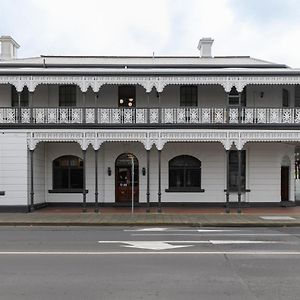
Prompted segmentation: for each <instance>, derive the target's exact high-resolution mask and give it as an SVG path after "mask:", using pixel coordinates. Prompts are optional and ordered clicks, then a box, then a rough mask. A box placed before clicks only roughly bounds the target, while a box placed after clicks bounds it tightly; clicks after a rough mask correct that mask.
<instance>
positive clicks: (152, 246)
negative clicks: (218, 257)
mask: <svg viewBox="0 0 300 300" xmlns="http://www.w3.org/2000/svg"><path fill="white" fill-rule="evenodd" d="M98 243H99V244H123V245H121V246H122V247H127V248H138V249H147V250H169V249H175V248H184V247H192V246H194V245H195V244H212V245H232V244H278V243H282V242H279V241H244V240H241V241H237V240H234V241H232V240H207V241H98ZM124 244H125V245H124ZM172 244H175V245H172ZM176 244H183V245H176ZM186 244H191V245H186Z"/></svg>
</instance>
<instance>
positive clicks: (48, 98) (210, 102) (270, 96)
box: [0, 84, 295, 107]
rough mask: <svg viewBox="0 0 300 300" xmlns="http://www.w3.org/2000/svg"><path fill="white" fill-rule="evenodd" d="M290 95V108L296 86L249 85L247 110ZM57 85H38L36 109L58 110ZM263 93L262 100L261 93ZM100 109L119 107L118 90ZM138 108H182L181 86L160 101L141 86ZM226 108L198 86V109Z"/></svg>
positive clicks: (219, 93) (223, 98) (2, 95)
mask: <svg viewBox="0 0 300 300" xmlns="http://www.w3.org/2000/svg"><path fill="white" fill-rule="evenodd" d="M283 88H285V89H287V90H288V91H289V92H290V106H291V107H293V106H294V97H295V96H294V95H295V87H294V86H293V85H286V86H285V85H249V86H247V106H256V107H281V106H282V89H283ZM58 90H59V89H58V85H39V86H37V88H36V90H35V92H34V95H33V106H34V107H45V106H46V107H47V106H50V107H57V106H58V93H59V92H58ZM262 92H263V97H261V93H262ZM98 95H99V98H98V106H99V107H118V86H116V85H104V86H102V87H101V88H100V91H99V93H98ZM136 97H137V101H136V106H137V107H148V106H149V107H159V106H161V107H178V106H179V104H180V86H179V85H169V86H166V87H165V89H164V91H163V92H162V93H161V94H160V98H158V97H157V93H156V91H155V89H153V90H152V91H151V93H149V94H147V93H146V91H145V89H144V88H143V87H141V86H136ZM94 104H95V95H94V92H93V91H92V89H91V88H89V89H88V91H87V93H86V106H92V107H93V106H94ZM10 105H11V90H10V85H8V84H2V85H0V107H9V106H10ZM77 105H78V106H82V105H83V98H82V92H81V91H80V89H79V87H77ZM226 105H227V94H226V93H225V91H224V89H223V87H221V86H219V85H199V86H198V106H199V107H223V106H226Z"/></svg>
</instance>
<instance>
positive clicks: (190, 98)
mask: <svg viewBox="0 0 300 300" xmlns="http://www.w3.org/2000/svg"><path fill="white" fill-rule="evenodd" d="M197 94H198V89H197V86H196V85H184V86H181V87H180V106H197V105H198V95H197Z"/></svg>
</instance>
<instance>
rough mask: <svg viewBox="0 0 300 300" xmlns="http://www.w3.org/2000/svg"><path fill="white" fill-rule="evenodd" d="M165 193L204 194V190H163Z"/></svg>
mask: <svg viewBox="0 0 300 300" xmlns="http://www.w3.org/2000/svg"><path fill="white" fill-rule="evenodd" d="M165 192H166V193H204V192H205V190H204V189H201V188H169V189H166V190H165Z"/></svg>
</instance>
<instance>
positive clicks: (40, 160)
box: [0, 133, 294, 205]
mask: <svg viewBox="0 0 300 300" xmlns="http://www.w3.org/2000/svg"><path fill="white" fill-rule="evenodd" d="M245 149H246V151H247V152H246V153H247V154H246V157H247V162H246V167H247V169H246V187H247V188H248V189H250V190H251V192H250V193H247V196H246V198H243V200H245V201H249V202H280V200H281V195H280V192H281V191H280V176H281V162H282V159H283V157H284V156H288V157H289V158H290V161H291V174H290V200H294V179H293V172H294V146H292V145H285V144H281V143H252V144H251V143H249V144H247V145H246V146H245ZM122 153H133V154H134V155H136V157H137V159H138V161H139V202H141V203H145V202H146V180H147V176H143V175H142V168H143V167H145V168H146V166H147V165H146V150H145V149H144V146H143V145H142V144H140V143H119V142H115V143H104V144H103V145H102V146H101V149H100V151H99V157H98V162H99V168H98V180H99V201H100V202H104V203H114V202H115V161H116V158H117V157H118V156H119V155H120V154H122ZM183 154H185V155H192V156H195V157H196V158H198V159H199V160H200V161H201V162H202V186H201V187H202V188H203V189H205V192H204V193H168V192H165V190H166V189H167V188H168V180H169V179H168V176H169V175H168V162H169V160H170V159H172V158H173V157H175V156H177V155H183ZM62 155H76V156H79V157H82V151H81V148H80V146H79V145H78V144H76V143H40V144H38V146H37V148H36V150H35V152H34V189H35V203H43V202H82V195H81V194H52V193H48V190H51V189H52V162H53V160H54V159H56V158H58V157H60V156H62ZM94 159H95V157H94V150H93V149H92V148H91V147H89V148H88V150H87V180H86V183H87V189H88V190H89V193H88V195H87V202H94V192H95V186H94V182H95V171H94ZM29 163H30V162H29V159H28V152H27V147H26V135H25V134H23V133H3V134H1V135H0V190H4V191H5V192H6V194H5V196H1V197H0V201H1V202H0V203H1V204H2V205H27V203H28V199H29V198H28V195H29V190H30V189H29V184H30V177H29V176H30V165H29ZM108 167H110V168H111V170H112V175H111V176H108V174H107V169H108ZM157 168H158V161H157V150H156V148H155V147H153V148H152V149H151V151H150V197H151V202H157V192H158V170H157ZM225 186H226V165H225V150H224V148H223V146H222V145H221V144H218V143H168V144H166V145H165V147H164V149H163V151H162V202H185V201H186V202H212V203H213V202H224V201H225V194H224V188H225ZM236 199H237V195H236V194H233V195H231V201H235V200H236ZM1 204H0V205H1Z"/></svg>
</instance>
